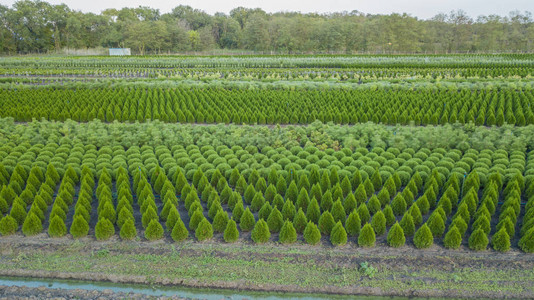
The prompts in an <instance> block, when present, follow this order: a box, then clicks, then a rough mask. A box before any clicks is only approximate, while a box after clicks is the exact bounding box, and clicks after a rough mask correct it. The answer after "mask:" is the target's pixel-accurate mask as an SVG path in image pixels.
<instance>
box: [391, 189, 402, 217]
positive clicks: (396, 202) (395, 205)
mask: <svg viewBox="0 0 534 300" xmlns="http://www.w3.org/2000/svg"><path fill="white" fill-rule="evenodd" d="M391 208H392V209H393V213H394V214H395V215H396V216H402V215H403V214H404V213H405V212H406V201H405V200H404V197H403V196H402V194H401V193H398V194H397V195H396V196H395V198H393V201H392V202H391Z"/></svg>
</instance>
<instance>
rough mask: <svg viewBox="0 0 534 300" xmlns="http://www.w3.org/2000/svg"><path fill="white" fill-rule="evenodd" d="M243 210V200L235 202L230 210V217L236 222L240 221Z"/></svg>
mask: <svg viewBox="0 0 534 300" xmlns="http://www.w3.org/2000/svg"><path fill="white" fill-rule="evenodd" d="M244 212H245V208H244V207H243V201H239V202H237V204H236V205H235V207H234V209H233V210H232V219H233V220H234V221H236V222H240V220H241V217H242V216H243V213H244Z"/></svg>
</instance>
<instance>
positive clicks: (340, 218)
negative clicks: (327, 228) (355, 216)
mask: <svg viewBox="0 0 534 300" xmlns="http://www.w3.org/2000/svg"><path fill="white" fill-rule="evenodd" d="M330 213H331V214H332V217H333V218H334V222H336V223H337V222H342V223H344V222H345V218H346V217H347V214H346V213H345V208H343V204H341V201H340V200H339V199H338V200H337V201H336V202H334V204H333V205H332V208H331V210H330Z"/></svg>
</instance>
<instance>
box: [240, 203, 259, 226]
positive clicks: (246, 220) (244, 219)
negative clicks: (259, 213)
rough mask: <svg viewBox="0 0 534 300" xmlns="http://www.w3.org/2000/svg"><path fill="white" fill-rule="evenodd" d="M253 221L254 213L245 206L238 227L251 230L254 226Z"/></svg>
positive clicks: (254, 221)
mask: <svg viewBox="0 0 534 300" xmlns="http://www.w3.org/2000/svg"><path fill="white" fill-rule="evenodd" d="M255 223H256V220H255V219H254V215H253V214H252V212H250V210H249V209H248V207H247V209H246V210H245V212H244V213H243V215H242V216H241V219H240V220H239V228H241V230H242V231H251V230H252V228H254V224H255Z"/></svg>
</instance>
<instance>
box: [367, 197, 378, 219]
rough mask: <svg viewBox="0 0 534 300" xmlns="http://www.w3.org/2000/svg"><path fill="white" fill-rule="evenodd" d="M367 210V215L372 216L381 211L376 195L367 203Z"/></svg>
mask: <svg viewBox="0 0 534 300" xmlns="http://www.w3.org/2000/svg"><path fill="white" fill-rule="evenodd" d="M367 209H368V210H369V213H370V214H373V215H374V214H375V213H376V212H377V211H380V210H381V209H382V204H381V203H380V200H378V197H377V196H376V195H373V196H371V198H370V199H369V202H367Z"/></svg>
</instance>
